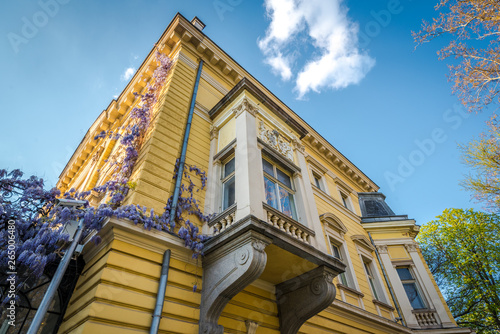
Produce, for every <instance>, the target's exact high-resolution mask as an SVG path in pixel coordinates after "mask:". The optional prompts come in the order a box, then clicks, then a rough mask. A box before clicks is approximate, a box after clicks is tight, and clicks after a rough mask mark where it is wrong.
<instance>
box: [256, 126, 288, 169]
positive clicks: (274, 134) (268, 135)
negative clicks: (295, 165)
mask: <svg viewBox="0 0 500 334" xmlns="http://www.w3.org/2000/svg"><path fill="white" fill-rule="evenodd" d="M259 138H260V139H262V141H264V143H266V144H268V145H269V146H271V147H272V148H274V149H275V150H276V151H278V152H279V153H280V154H281V155H283V156H284V157H285V158H287V159H288V160H290V161H293V149H292V145H290V143H289V142H288V141H286V140H285V139H284V138H283V136H282V135H281V134H280V133H279V131H278V130H270V129H268V128H266V126H265V125H264V122H263V121H260V123H259Z"/></svg>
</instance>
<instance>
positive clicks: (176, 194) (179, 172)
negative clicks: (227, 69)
mask: <svg viewBox="0 0 500 334" xmlns="http://www.w3.org/2000/svg"><path fill="white" fill-rule="evenodd" d="M202 69H203V60H200V63H199V65H198V73H197V74H196V81H195V83H194V88H193V94H192V95H191V105H190V107H189V115H188V118H187V121H186V130H185V132H184V141H183V142H182V150H181V157H180V159H179V168H178V169H177V178H176V180H175V188H174V195H173V198H172V206H171V208H170V222H173V221H174V220H175V218H176V217H175V212H176V211H177V201H178V200H179V193H180V188H181V182H182V175H183V174H184V164H185V162H186V151H187V144H188V139H189V132H190V131H191V123H192V121H193V114H194V105H195V103H196V94H197V93H198V84H199V83H200V76H201V70H202Z"/></svg>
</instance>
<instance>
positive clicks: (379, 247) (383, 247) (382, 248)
mask: <svg viewBox="0 0 500 334" xmlns="http://www.w3.org/2000/svg"><path fill="white" fill-rule="evenodd" d="M376 247H377V251H378V253H379V254H389V251H388V249H387V245H376Z"/></svg>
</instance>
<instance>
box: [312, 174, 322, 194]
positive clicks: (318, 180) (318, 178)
mask: <svg viewBox="0 0 500 334" xmlns="http://www.w3.org/2000/svg"><path fill="white" fill-rule="evenodd" d="M313 178H314V185H315V186H316V187H318V188H319V189H321V190H323V187H322V186H321V176H318V175H317V174H315V173H313Z"/></svg>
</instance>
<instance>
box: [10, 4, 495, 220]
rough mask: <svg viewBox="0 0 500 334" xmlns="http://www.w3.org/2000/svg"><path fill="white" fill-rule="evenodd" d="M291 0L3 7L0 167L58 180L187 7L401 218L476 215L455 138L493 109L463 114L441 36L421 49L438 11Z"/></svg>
mask: <svg viewBox="0 0 500 334" xmlns="http://www.w3.org/2000/svg"><path fill="white" fill-rule="evenodd" d="M291 2H292V0H267V3H264V2H259V1H250V0H213V1H212V0H208V1H207V0H184V1H147V2H146V1H138V0H123V1H85V2H80V1H75V0H73V1H71V0H64V1H63V0H59V2H56V0H41V1H28V0H19V1H11V2H8V3H5V4H4V5H3V8H4V9H3V10H2V12H1V13H0V33H1V36H2V37H1V38H0V49H1V50H2V52H1V53H0V73H1V80H0V100H1V102H2V125H3V126H2V131H1V132H0V143H1V144H0V168H7V169H14V168H20V169H22V170H23V171H25V172H26V173H27V174H36V175H38V176H40V177H43V178H44V179H45V180H46V182H47V184H48V185H50V186H51V185H54V184H55V183H56V182H57V178H58V176H59V173H60V172H61V170H62V168H63V167H64V165H65V164H66V162H67V160H68V159H69V158H70V156H71V154H72V153H73V151H74V150H75V148H76V147H77V145H78V144H79V142H80V140H81V139H82V137H83V136H84V135H85V133H86V131H87V129H88V128H89V127H90V125H91V124H92V122H93V121H94V120H95V118H96V117H97V116H98V115H99V114H100V112H101V111H102V110H103V109H105V108H106V107H107V105H108V104H109V103H110V101H111V100H112V98H113V96H115V95H118V94H119V93H120V92H121V90H122V89H123V88H124V87H125V85H126V81H125V80H124V79H125V77H126V71H127V69H129V68H133V69H135V68H137V67H138V66H139V65H140V64H141V62H142V60H143V59H144V57H145V56H146V55H147V54H148V52H149V51H150V50H151V48H152V47H153V45H154V43H155V42H156V41H157V39H158V38H159V36H160V35H161V34H162V32H163V31H164V30H165V28H166V27H167V25H168V23H169V22H170V20H171V19H172V18H173V17H174V15H175V14H176V13H177V12H180V13H181V14H183V15H184V16H185V17H186V18H188V19H191V18H193V17H194V16H198V17H199V18H200V19H201V20H203V22H204V23H205V24H206V25H207V27H206V28H205V30H204V32H205V33H206V34H207V35H208V36H209V37H210V38H211V39H212V40H213V41H214V42H215V43H217V44H218V45H219V46H220V47H222V48H223V49H224V50H225V51H226V52H227V53H228V54H229V55H231V56H232V57H233V58H234V59H235V60H236V61H237V62H239V63H240V64H241V65H242V66H243V67H244V68H245V69H246V70H248V71H249V72H250V73H252V74H253V75H254V77H255V78H257V79H258V80H259V81H261V82H262V83H263V84H264V85H265V86H266V87H267V88H269V89H270V90H271V91H272V92H273V93H274V94H276V95H277V96H278V97H279V98H280V99H281V100H282V101H284V102H285V103H286V104H287V105H288V106H289V107H290V108H292V109H293V110H294V111H295V112H296V113H297V114H299V115H300V116H301V117H302V118H303V119H304V120H305V121H307V122H308V123H309V124H310V125H311V126H313V127H314V128H315V129H316V130H317V131H318V132H319V133H320V134H322V135H323V136H324V137H325V138H326V139H327V140H328V141H330V143H332V144H333V145H334V146H335V147H336V148H337V149H338V150H340V151H341V152H342V153H343V154H344V155H345V156H347V158H349V159H350V160H351V161H352V162H353V163H354V164H355V165H356V166H358V167H359V168H360V169H361V170H362V171H363V172H365V174H367V175H368V176H369V177H370V178H371V179H372V180H374V181H375V182H376V183H377V184H378V185H379V186H380V187H381V189H380V191H381V192H383V193H384V194H385V195H386V196H387V201H388V203H389V205H390V206H391V207H392V209H393V210H394V211H395V212H396V213H397V214H408V215H409V216H410V217H411V218H415V219H417V223H419V224H424V223H425V222H427V221H429V220H431V219H433V218H434V217H435V216H436V215H438V214H440V213H441V212H442V211H443V210H444V209H445V208H449V207H457V208H468V207H476V208H479V207H480V205H478V204H474V203H473V202H471V201H470V194H469V193H467V192H465V191H463V190H462V189H461V187H460V186H459V182H460V180H461V179H462V178H463V175H464V174H466V173H468V170H467V169H466V168H465V167H464V166H463V165H462V164H461V163H460V153H459V151H458V149H457V143H466V142H468V141H469V140H471V139H472V138H474V137H477V136H478V135H479V133H480V132H481V131H483V130H484V129H485V124H484V122H485V121H486V120H487V119H488V118H489V116H490V115H489V112H487V111H485V112H483V113H482V114H479V115H475V114H474V115H469V114H465V112H464V111H463V108H462V107H461V106H460V104H459V103H458V100H457V98H456V97H455V96H453V95H452V94H451V89H450V85H451V84H450V83H449V82H448V81H447V78H446V75H447V73H448V69H447V65H446V63H445V62H442V61H439V60H438V59H437V56H436V51H437V50H438V48H439V47H440V46H442V45H444V43H445V42H446V41H445V40H440V41H436V42H433V43H430V44H426V45H424V46H421V47H419V48H417V49H416V50H415V44H414V42H413V39H412V37H411V31H412V30H413V31H415V30H418V29H419V27H420V24H421V21H422V19H427V20H430V19H431V18H432V17H433V16H434V15H435V12H434V8H433V7H434V5H435V4H434V3H433V2H432V1H409V0H400V1H398V0H389V1H386V0H383V1H382V0H380V1H379V0H371V1H368V0H357V1H353V0H350V1H343V2H342V4H341V5H342V7H340V8H341V9H340V10H339V7H338V3H339V2H338V0H331V1H330V2H326V1H323V0H321V1H319V0H314V1H313V0H311V1H304V2H303V3H302V4H301V5H298V6H295V7H293V6H292V7H291V8H289V9H288V10H286V9H287V8H286V5H287V4H289V3H291ZM321 2H323V4H321ZM325 3H326V4H325ZM54 4H57V5H54ZM266 5H267V9H268V11H267V14H266ZM320 14H321V15H320ZM30 28H31V29H30ZM356 39H358V41H356ZM342 55H348V57H347V58H346V57H342ZM270 64H272V65H274V66H272V65H270ZM314 66H315V67H314ZM129 71H130V70H129ZM303 73H304V74H303ZM301 74H303V75H301Z"/></svg>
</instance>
